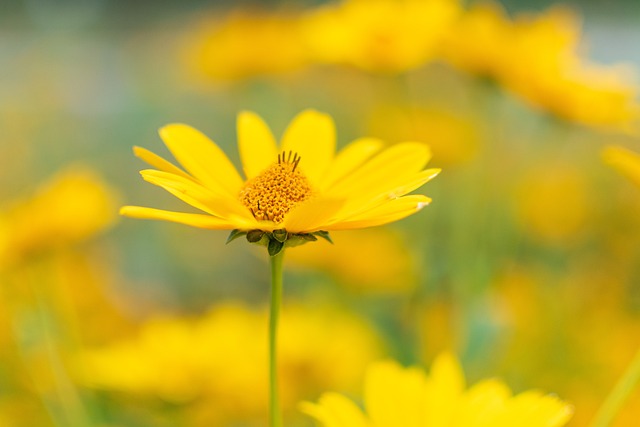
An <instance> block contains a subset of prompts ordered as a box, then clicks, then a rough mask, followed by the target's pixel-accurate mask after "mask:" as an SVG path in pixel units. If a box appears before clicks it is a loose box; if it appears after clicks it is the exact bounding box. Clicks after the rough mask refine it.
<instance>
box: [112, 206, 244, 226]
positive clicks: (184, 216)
mask: <svg viewBox="0 0 640 427" xmlns="http://www.w3.org/2000/svg"><path fill="white" fill-rule="evenodd" d="M120 215H124V216H128V217H131V218H138V219H157V220H162V221H171V222H177V223H180V224H186V225H190V226H192V227H198V228H207V229H211V230H232V229H234V228H236V225H235V224H233V223H231V222H229V221H227V220H224V219H221V218H216V217H213V216H211V215H201V214H192V213H184V212H171V211H164V210H161V209H153V208H144V207H140V206H123V207H122V208H120Z"/></svg>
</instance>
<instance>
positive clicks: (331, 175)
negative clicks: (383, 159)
mask: <svg viewBox="0 0 640 427" xmlns="http://www.w3.org/2000/svg"><path fill="white" fill-rule="evenodd" d="M383 146H384V142H382V140H380V139H376V138H359V139H357V140H355V141H353V142H351V143H350V144H348V145H347V146H346V147H344V148H343V149H342V150H340V152H339V153H338V155H337V156H336V158H335V159H334V161H333V163H331V166H330V167H329V170H327V173H326V174H325V175H324V176H323V177H322V181H321V182H320V186H319V187H320V189H321V190H324V189H326V188H328V187H330V186H331V185H332V184H334V183H335V182H336V181H338V180H340V179H341V178H343V177H344V176H345V175H347V174H349V172H351V171H353V170H354V169H356V168H357V167H358V166H360V165H361V164H363V163H364V162H365V161H367V160H368V159H369V158H370V157H371V156H373V155H374V154H375V153H377V152H378V151H380V149H381V148H382V147H383Z"/></svg>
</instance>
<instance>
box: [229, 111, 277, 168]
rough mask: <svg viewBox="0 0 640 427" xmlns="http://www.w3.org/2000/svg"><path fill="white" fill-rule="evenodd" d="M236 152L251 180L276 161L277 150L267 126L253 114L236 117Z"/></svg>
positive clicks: (243, 113) (242, 113)
mask: <svg viewBox="0 0 640 427" xmlns="http://www.w3.org/2000/svg"><path fill="white" fill-rule="evenodd" d="M237 126H238V150H239V151H240V158H241V159H242V167H243V169H244V174H245V176H246V177H247V179H251V178H253V177H254V176H256V175H258V174H259V173H260V172H262V171H263V170H265V169H266V168H267V167H269V165H271V164H272V163H273V162H275V161H276V157H277V156H278V148H277V147H276V140H275V139H274V137H273V134H272V133H271V129H269V126H267V124H266V123H265V122H264V121H263V120H262V119H261V118H260V117H259V116H258V115H257V114H255V113H252V112H250V111H243V112H241V113H240V114H239V115H238V125H237Z"/></svg>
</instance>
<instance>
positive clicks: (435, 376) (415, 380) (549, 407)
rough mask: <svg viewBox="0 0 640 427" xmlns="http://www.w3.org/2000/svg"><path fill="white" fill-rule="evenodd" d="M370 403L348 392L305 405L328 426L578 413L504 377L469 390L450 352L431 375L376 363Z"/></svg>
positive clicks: (554, 422) (541, 425)
mask: <svg viewBox="0 0 640 427" xmlns="http://www.w3.org/2000/svg"><path fill="white" fill-rule="evenodd" d="M364 405H365V408H366V413H364V412H363V411H362V410H361V409H360V408H359V407H358V406H357V405H356V404H355V403H353V402H352V401H351V400H349V399H348V398H346V397H344V396H343V395H340V394H337V393H326V394H324V395H323V396H322V397H321V398H320V401H319V403H317V404H312V403H303V404H302V409H303V411H304V412H306V413H308V414H309V415H311V416H313V417H314V418H316V419H317V420H319V421H320V422H321V423H322V425H324V426H325V427H481V426H482V427H486V426H491V427H512V426H518V427H560V426H563V425H565V424H566V423H567V421H568V420H569V419H570V418H571V414H572V409H571V407H570V406H569V405H567V404H566V403H564V402H562V401H561V400H559V399H558V398H556V397H554V396H551V395H544V394H542V393H540V392H537V391H526V392H523V393H520V394H518V395H515V396H513V395H512V393H511V390H510V389H509V387H507V386H506V385H505V384H504V383H502V382H501V381H498V380H484V381H481V382H479V383H477V384H475V385H473V386H471V387H470V388H468V389H465V380H464V374H463V372H462V369H461V367H460V365H459V364H458V362H457V361H456V360H455V358H454V357H453V356H451V355H450V354H447V353H444V354H442V355H440V356H439V357H438V358H437V359H436V360H435V362H434V364H433V367H432V369H431V374H430V375H427V374H426V373H425V372H424V371H423V370H422V369H419V368H403V367H401V366H400V365H398V364H397V363H395V362H392V361H386V362H378V363H376V364H373V365H372V366H371V367H370V368H369V369H368V371H367V374H366V377H365V384H364Z"/></svg>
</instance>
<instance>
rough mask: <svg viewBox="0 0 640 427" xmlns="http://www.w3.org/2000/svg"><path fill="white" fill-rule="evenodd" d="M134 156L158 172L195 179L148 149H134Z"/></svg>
mask: <svg viewBox="0 0 640 427" xmlns="http://www.w3.org/2000/svg"><path fill="white" fill-rule="evenodd" d="M133 154H135V155H136V157H138V158H139V159H141V160H143V161H144V162H145V163H147V164H148V165H150V166H153V167H154V168H156V169H158V170H161V171H164V172H170V173H173V174H176V175H180V176H183V177H185V178H188V179H193V178H192V177H191V176H189V174H187V173H186V172H185V171H183V170H182V169H180V168H179V167H177V166H175V165H174V164H173V163H171V162H169V161H167V160H165V159H163V158H162V157H160V156H158V155H157V154H155V153H152V152H151V151H149V150H147V149H146V148H142V147H133Z"/></svg>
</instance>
